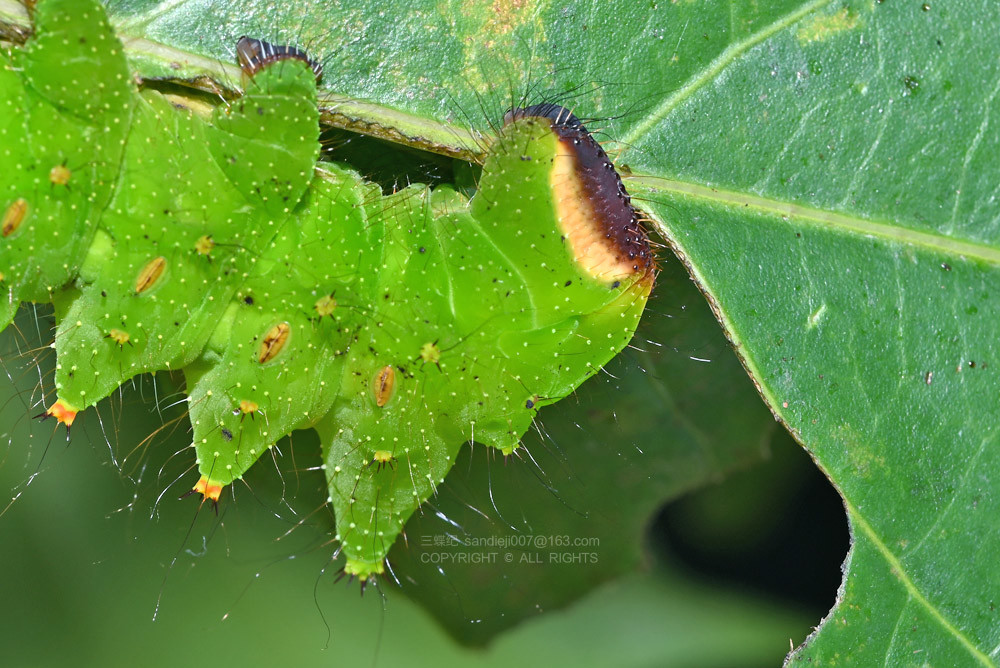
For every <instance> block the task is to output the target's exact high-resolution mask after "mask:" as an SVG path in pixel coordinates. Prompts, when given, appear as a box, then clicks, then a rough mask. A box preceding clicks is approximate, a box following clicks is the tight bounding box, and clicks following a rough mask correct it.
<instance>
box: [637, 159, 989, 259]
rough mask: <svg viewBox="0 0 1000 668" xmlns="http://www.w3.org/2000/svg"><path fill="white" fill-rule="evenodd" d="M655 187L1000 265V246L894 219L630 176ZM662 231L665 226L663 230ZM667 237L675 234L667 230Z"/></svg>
mask: <svg viewBox="0 0 1000 668" xmlns="http://www.w3.org/2000/svg"><path fill="white" fill-rule="evenodd" d="M627 181H628V182H629V183H635V184H637V185H640V186H643V187H645V188H647V189H649V190H652V191H658V192H663V193H672V194H675V195H680V196H683V197H686V198H690V199H693V200H702V201H707V202H710V203H713V204H719V205H722V206H726V207H731V208H733V209H739V210H741V211H747V210H750V211H754V212H757V213H764V214H767V215H771V216H777V217H780V218H782V219H785V220H789V221H793V220H794V221H797V222H801V223H805V224H809V225H812V226H814V227H820V228H832V229H835V230H839V231H842V232H851V233H855V234H860V235H862V236H865V237H872V238H876V239H881V240H883V241H894V242H898V243H903V244H908V245H911V246H917V247H920V248H925V249H928V250H931V251H933V252H935V253H940V254H941V255H945V256H948V257H954V258H965V259H972V260H978V261H980V262H982V263H985V264H989V265H993V266H1000V247H997V246H991V245H989V244H986V243H979V242H975V241H968V240H964V239H956V238H955V237H950V236H947V235H945V234H941V233H937V232H927V231H921V230H915V229H913V228H909V227H902V226H901V225H898V224H894V223H886V222H879V221H876V220H872V219H868V218H861V217H859V216H853V215H849V214H845V213H838V212H836V211H830V210H827V209H818V208H814V207H810V206H805V205H803V204H798V203H795V202H789V201H784V200H779V199H771V198H767V197H760V196H758V195H751V194H749V193H745V192H741V191H736V190H726V189H723V188H712V187H710V186H705V185H701V184H697V183H691V182H688V181H675V180H672V179H666V178H660V177H655V176H633V177H627ZM661 232H663V230H661ZM664 236H666V237H667V238H672V237H673V235H670V234H665V235H664Z"/></svg>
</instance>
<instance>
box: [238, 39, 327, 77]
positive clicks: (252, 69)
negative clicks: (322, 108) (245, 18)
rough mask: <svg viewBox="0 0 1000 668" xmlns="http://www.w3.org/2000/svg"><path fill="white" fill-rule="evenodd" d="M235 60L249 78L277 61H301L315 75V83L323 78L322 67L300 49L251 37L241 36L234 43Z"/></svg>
mask: <svg viewBox="0 0 1000 668" xmlns="http://www.w3.org/2000/svg"><path fill="white" fill-rule="evenodd" d="M236 60H237V61H238V62H239V64H240V68H241V69H242V70H243V72H244V74H246V75H247V76H250V77H252V76H253V75H255V74H257V72H260V71H261V70H262V69H264V68H265V67H267V66H268V65H270V64H271V63H276V62H278V61H279V60H301V61H302V62H303V63H306V64H307V65H309V67H310V68H312V71H313V74H315V75H316V83H319V82H320V80H321V79H322V78H323V65H322V64H321V63H319V62H317V61H315V60H313V59H312V58H310V57H309V54H307V53H306V52H305V51H303V50H302V49H297V48H295V47H294V46H284V45H282V44H271V43H270V42H265V41H264V40H262V39H254V38H253V37H246V36H243V37H240V39H239V41H238V42H236Z"/></svg>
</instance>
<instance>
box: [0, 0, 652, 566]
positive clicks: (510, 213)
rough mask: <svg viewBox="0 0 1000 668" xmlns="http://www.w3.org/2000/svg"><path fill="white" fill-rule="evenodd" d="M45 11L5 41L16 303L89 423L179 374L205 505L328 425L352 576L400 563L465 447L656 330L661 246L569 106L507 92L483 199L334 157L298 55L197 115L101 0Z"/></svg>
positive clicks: (11, 295) (510, 442)
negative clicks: (112, 397)
mask: <svg viewBox="0 0 1000 668" xmlns="http://www.w3.org/2000/svg"><path fill="white" fill-rule="evenodd" d="M34 23H35V35H34V37H33V39H31V40H30V41H29V43H28V44H27V45H26V46H25V47H23V48H14V49H13V50H12V52H11V53H10V54H9V55H2V56H0V58H2V67H0V100H2V104H0V134H2V136H3V146H4V162H5V164H6V165H7V166H8V169H6V170H5V171H4V176H3V177H2V179H0V196H2V199H0V207H3V212H4V213H3V216H4V217H3V225H2V236H0V272H2V278H0V280H2V287H3V289H5V290H6V291H7V293H8V299H7V303H6V304H5V305H4V309H5V310H4V312H3V314H2V315H0V318H2V326H6V325H7V324H9V322H10V321H11V318H12V317H13V315H14V313H15V311H16V309H17V307H18V305H19V304H20V303H21V302H22V301H50V302H52V303H54V305H55V309H56V318H57V328H56V337H55V344H54V345H55V349H56V354H57V366H56V380H55V383H56V390H57V400H56V401H55V402H54V403H53V404H52V405H51V406H50V407H49V408H48V414H49V415H51V416H53V417H55V418H56V419H58V420H59V421H60V422H63V423H64V424H66V425H67V427H69V426H70V425H72V423H73V420H74V418H75V416H76V415H77V413H78V412H79V411H81V410H84V409H86V408H88V407H90V406H92V405H94V404H95V403H96V402H97V401H99V400H100V399H102V398H103V397H106V396H108V395H109V394H110V393H112V392H113V391H114V390H115V389H116V388H117V387H118V386H119V385H121V384H122V383H123V382H125V381H126V380H128V379H129V378H132V377H134V376H135V375H137V374H141V373H146V372H155V371H157V370H167V369H171V370H177V369H182V370H183V372H184V375H185V377H186V380H187V392H188V402H189V411H190V418H191V423H192V426H193V445H194V448H195V452H196V456H197V463H198V467H199V471H200V478H199V480H198V483H197V485H196V486H195V489H197V490H198V491H199V492H201V493H202V494H203V495H204V496H205V497H206V498H209V499H212V500H218V499H219V497H220V494H221V493H222V491H223V489H224V488H225V487H226V486H227V485H229V484H231V483H232V482H233V481H234V480H237V479H239V478H240V477H241V476H242V475H243V474H244V473H245V472H246V471H247V470H248V469H249V468H250V467H251V466H252V465H253V463H254V462H255V461H256V460H257V459H258V458H259V457H260V456H261V454H263V453H264V452H265V451H267V449H268V448H269V447H271V446H272V445H273V444H274V443H275V442H277V441H278V440H279V439H280V438H282V437H283V436H285V435H287V434H289V433H291V432H292V431H293V430H296V429H304V428H309V427H314V428H316V429H317V431H318V432H319V434H320V437H321V440H322V443H323V458H324V468H325V471H326V477H327V481H328V484H329V494H330V502H331V503H332V505H333V508H334V511H335V514H336V518H337V539H338V540H339V541H340V543H341V548H342V551H343V553H344V555H345V556H346V564H345V571H346V572H347V573H349V574H352V575H357V576H358V577H360V578H362V579H365V578H368V577H370V576H372V575H375V574H378V573H381V572H382V571H383V568H384V559H385V556H386V554H387V552H388V550H389V548H390V546H391V545H392V543H393V542H394V540H395V539H396V537H397V536H398V534H399V533H400V531H401V529H402V526H403V524H404V523H405V521H406V519H407V518H408V517H409V516H410V514H411V513H412V512H413V511H414V510H415V509H416V508H417V507H419V505H420V504H421V503H422V502H423V501H425V500H426V499H427V498H428V497H429V496H430V495H431V494H432V493H433V492H434V489H435V486H436V485H437V484H439V483H440V482H441V481H442V480H443V479H444V476H445V474H446V473H447V472H448V470H449V469H450V468H451V466H452V464H453V462H454V461H455V458H456V456H457V454H458V452H459V449H460V448H461V447H462V445H463V444H465V443H466V442H469V441H472V440H474V441H476V442H480V443H484V444H487V445H490V446H493V447H496V448H498V449H500V450H501V451H502V452H504V453H510V452H512V451H513V450H514V449H515V448H516V447H517V446H518V442H519V440H520V438H521V437H522V436H523V434H524V433H525V431H526V430H527V429H528V428H529V426H530V425H531V422H532V420H533V419H534V417H535V414H536V413H537V411H538V409H539V408H540V407H541V406H544V405H547V404H551V403H554V402H556V401H558V400H559V399H561V398H563V397H565V396H567V395H568V394H569V393H571V392H572V391H573V390H574V389H575V388H576V387H578V386H579V385H580V383H582V382H583V381H584V380H585V379H587V378H588V377H589V376H591V375H592V374H594V373H595V372H596V371H597V370H598V369H600V367H601V366H602V365H604V364H605V363H606V362H607V361H608V360H610V359H611V358H612V357H613V356H614V355H616V354H617V353H618V352H619V351H620V350H621V349H622V348H623V347H624V346H625V345H626V344H627V343H628V341H629V340H630V338H631V336H632V334H633V332H634V331H635V328H636V326H637V324H638V320H639V317H640V315H641V313H642V310H643V307H644V305H645V302H646V299H647V297H648V295H649V293H650V290H651V289H652V285H653V278H654V274H655V266H654V264H653V262H652V260H651V258H650V255H649V247H648V243H647V241H646V239H645V235H644V233H642V230H641V226H640V225H639V223H638V215H637V214H636V212H635V210H634V209H632V207H631V205H630V204H629V201H628V198H627V194H625V193H624V189H623V188H622V187H621V181H620V179H618V177H617V174H616V173H615V172H614V170H613V168H611V169H610V171H609V169H608V168H610V166H611V164H610V161H608V160H607V157H606V156H605V155H604V153H603V151H600V148H599V146H597V144H596V142H594V141H593V140H592V139H591V138H590V135H589V133H587V132H586V129H585V128H584V127H583V126H582V125H581V124H580V123H579V121H577V120H576V119H575V118H573V117H572V116H571V115H564V114H562V112H561V111H559V110H560V109H561V108H558V107H552V108H544V109H543V108H541V107H532V108H529V109H526V110H517V111H512V112H511V113H510V114H508V117H507V118H506V119H505V126H504V128H503V130H502V132H501V134H500V136H499V137H498V138H497V139H496V140H495V141H494V142H493V143H492V146H491V148H490V150H489V153H488V157H487V159H486V161H485V164H484V165H483V173H482V178H481V180H480V183H479V189H478V191H477V193H476V194H475V195H474V196H473V197H472V198H471V199H467V198H466V197H464V196H463V195H461V194H459V193H458V192H456V191H455V190H452V189H450V188H448V187H446V186H441V187H437V188H435V189H433V190H432V189H430V188H428V187H427V186H423V185H413V186H410V187H408V188H406V189H404V190H402V191H399V192H397V193H394V194H393V195H390V196H383V195H382V194H381V191H380V189H379V188H378V187H377V186H375V185H373V184H371V183H367V182H365V181H364V180H363V179H362V178H361V177H360V176H359V175H358V174H357V173H355V172H353V171H351V170H350V169H348V168H346V167H344V166H340V165H337V164H334V163H319V164H317V160H318V155H319V143H318V133H319V126H318V112H317V107H316V77H317V74H318V72H315V71H313V69H312V67H311V63H310V62H309V61H308V59H307V58H306V57H305V54H303V53H302V52H300V51H297V50H295V49H285V50H284V51H281V50H280V49H279V50H276V51H275V52H273V53H270V57H269V58H266V59H265V61H266V62H259V61H257V62H254V67H253V71H252V72H249V71H248V76H247V81H246V90H245V93H244V95H243V96H242V97H241V98H239V99H238V100H236V101H234V102H232V103H231V104H229V105H224V106H220V107H218V108H217V109H215V111H214V112H213V113H212V115H211V117H210V118H202V117H201V116H199V115H197V114H194V113H192V112H190V111H188V110H184V109H178V108H176V107H175V106H174V105H173V104H171V102H169V101H168V100H167V99H166V98H164V97H163V96H162V95H160V94H159V93H157V92H155V91H149V90H139V89H137V88H136V86H135V84H134V83H133V81H132V79H131V77H130V74H129V72H128V70H127V67H126V64H125V60H124V57H123V55H122V47H121V44H120V43H119V41H118V40H117V38H116V37H115V36H114V34H113V32H112V30H111V28H110V26H109V25H108V22H107V20H106V18H105V17H104V15H103V11H102V9H101V8H100V7H99V5H98V4H97V3H96V2H94V0H86V1H84V0H40V1H39V2H38V4H37V7H36V8H35V12H34ZM258 44H260V43H258ZM282 54H284V55H285V56H286V57H281V56H282ZM251 55H252V54H251ZM251 59H252V58H251ZM251 74H252V76H250V75H251ZM81 82H82V83H81ZM563 111H564V110H563ZM595 147H596V148H595Z"/></svg>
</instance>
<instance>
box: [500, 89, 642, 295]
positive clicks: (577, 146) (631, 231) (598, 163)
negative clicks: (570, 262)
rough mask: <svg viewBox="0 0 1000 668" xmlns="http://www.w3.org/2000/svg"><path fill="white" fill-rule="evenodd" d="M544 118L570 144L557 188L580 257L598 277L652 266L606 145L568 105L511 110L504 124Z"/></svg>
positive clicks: (556, 174) (558, 165) (559, 164)
mask: <svg viewBox="0 0 1000 668" xmlns="http://www.w3.org/2000/svg"><path fill="white" fill-rule="evenodd" d="M520 118H545V119H548V120H549V121H550V122H551V125H552V131H553V132H554V133H555V134H556V136H557V137H558V138H559V143H560V144H561V146H562V147H563V148H564V149H565V151H563V152H560V153H559V154H558V155H557V156H556V161H555V165H554V168H553V171H552V177H551V180H552V188H553V191H554V192H555V194H556V196H555V199H556V204H557V207H558V209H559V218H560V219H561V220H562V221H563V226H564V228H565V230H566V236H567V238H568V239H569V240H570V243H572V245H573V248H574V251H575V254H576V256H577V259H578V260H579V261H580V262H581V263H583V264H584V265H585V266H587V267H588V268H589V269H590V273H591V274H592V275H593V276H594V277H595V278H606V279H610V280H611V281H618V280H621V279H622V278H624V277H626V276H629V275H631V274H633V273H637V272H648V271H651V270H652V269H653V257H652V253H651V252H650V249H649V239H648V237H647V236H646V232H645V230H644V229H643V227H642V223H641V219H640V216H639V212H638V211H637V210H636V208H635V207H633V206H632V198H631V197H630V196H629V194H628V192H627V191H626V190H625V185H624V184H623V183H622V180H621V177H620V176H619V175H618V172H617V170H615V166H614V164H613V163H612V162H611V160H610V158H608V154H607V153H606V152H605V151H604V149H603V148H601V145H600V144H599V143H598V142H597V140H595V139H594V137H593V136H592V135H591V134H590V132H588V131H587V128H586V127H585V126H584V125H583V123H582V122H581V121H580V119H579V118H577V117H576V116H574V115H573V113H572V112H570V111H569V110H568V109H566V108H565V107H562V106H559V105H558V104H552V103H545V104H536V105H532V106H529V107H523V108H515V109H511V110H509V111H508V112H507V113H506V114H504V117H503V123H504V126H507V125H509V124H511V123H513V122H514V121H516V120H518V119H520Z"/></svg>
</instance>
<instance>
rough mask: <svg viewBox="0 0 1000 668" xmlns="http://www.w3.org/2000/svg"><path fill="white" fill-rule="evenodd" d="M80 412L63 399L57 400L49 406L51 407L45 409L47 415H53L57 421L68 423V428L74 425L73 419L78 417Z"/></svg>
mask: <svg viewBox="0 0 1000 668" xmlns="http://www.w3.org/2000/svg"><path fill="white" fill-rule="evenodd" d="M78 412H79V411H77V410H76V409H75V408H73V407H72V406H70V405H69V404H68V403H66V402H65V401H63V400H62V399H58V400H56V402H55V403H54V404H52V405H51V406H49V409H48V410H47V411H45V413H46V414H47V415H51V416H52V417H54V418H55V419H56V420H57V421H59V422H60V423H62V424H64V425H66V428H67V429H69V428H70V427H72V426H73V420H75V419H76V414H77V413H78Z"/></svg>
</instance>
